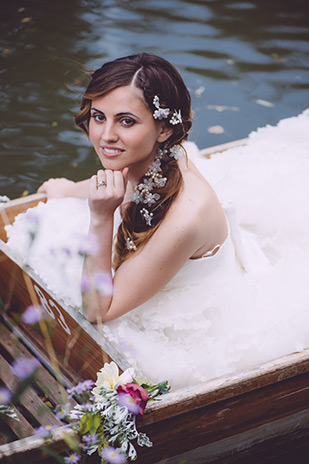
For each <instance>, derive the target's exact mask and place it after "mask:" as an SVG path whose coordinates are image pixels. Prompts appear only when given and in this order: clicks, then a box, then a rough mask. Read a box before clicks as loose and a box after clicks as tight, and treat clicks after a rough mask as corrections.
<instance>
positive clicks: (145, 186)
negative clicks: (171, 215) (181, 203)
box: [131, 149, 167, 206]
mask: <svg viewBox="0 0 309 464" xmlns="http://www.w3.org/2000/svg"><path fill="white" fill-rule="evenodd" d="M162 156H163V151H162V150H160V149H159V150H158V152H157V154H156V157H155V159H154V161H153V162H152V163H151V165H150V166H149V168H148V170H147V172H146V173H145V177H144V179H143V182H141V183H140V184H138V185H136V187H135V192H134V193H133V195H132V197H131V199H132V201H134V203H136V204H138V203H144V204H145V205H148V206H150V205H153V204H154V203H155V202H156V201H158V200H159V199H160V195H159V194H158V193H152V189H153V188H156V187H164V186H165V184H166V181H167V178H166V177H163V176H162V174H160V171H161V170H162V169H161V158H162Z"/></svg>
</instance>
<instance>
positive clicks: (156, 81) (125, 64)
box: [75, 53, 192, 269]
mask: <svg viewBox="0 0 309 464" xmlns="http://www.w3.org/2000/svg"><path fill="white" fill-rule="evenodd" d="M127 85H134V86H135V87H137V88H139V89H141V90H142V92H143V94H144V99H145V102H146V104H147V106H148V108H149V110H150V111H151V112H152V113H153V111H154V110H155V107H154V105H153V97H154V96H155V95H158V97H159V99H160V107H161V108H171V112H170V116H172V113H173V111H174V109H176V110H177V111H178V110H180V111H181V117H182V123H180V124H177V125H171V127H172V128H173V133H172V135H171V136H170V137H169V138H168V140H167V141H166V142H164V144H162V147H163V146H164V148H165V149H170V148H171V147H172V146H174V145H175V144H180V143H181V142H182V141H184V140H186V139H187V137H188V131H189V130H190V128H191V125H192V121H191V98H190V94H189V92H188V89H187V88H186V86H185V84H184V82H183V80H182V77H181V76H180V74H179V73H178V71H177V70H176V68H175V67H174V66H173V65H172V64H170V63H169V62H168V61H166V60H164V59H163V58H160V57H158V56H155V55H150V54H148V53H141V54H138V55H131V56H127V57H124V58H118V59H116V60H114V61H110V62H108V63H105V64H104V65H103V66H102V67H101V68H99V69H97V70H96V71H95V72H94V73H93V74H92V75H91V80H90V83H89V85H88V87H87V89H86V91H85V93H84V96H83V99H82V104H81V109H80V112H79V113H78V114H76V115H75V123H76V124H77V126H78V127H80V128H81V129H82V130H83V131H84V132H85V133H86V134H87V135H88V126H89V120H90V110H91V102H92V100H93V99H94V98H98V97H102V96H104V95H106V94H108V93H109V92H111V91H112V90H114V89H116V88H118V87H123V86H127ZM168 120H169V118H168ZM168 120H167V121H168ZM166 123H167V124H168V122H166ZM161 168H162V172H161V174H162V176H163V177H166V178H167V182H166V184H165V186H164V187H160V188H156V189H155V192H156V193H158V194H159V195H160V199H159V200H158V201H157V202H156V203H154V204H153V205H151V207H148V206H147V209H148V210H149V211H151V212H152V213H153V220H152V224H151V226H149V225H147V224H146V223H145V220H144V218H143V217H142V215H141V214H140V209H141V205H140V204H139V205H137V204H136V203H134V202H131V203H130V204H129V205H128V207H127V208H126V210H125V212H124V215H123V218H122V223H121V225H120V226H119V229H118V233H117V241H116V245H115V256H114V268H115V269H117V268H118V267H119V266H120V264H121V263H122V262H123V261H124V260H125V259H126V258H127V257H129V256H130V254H131V253H132V252H133V251H132V250H128V248H127V247H126V239H130V240H132V242H133V243H134V245H135V247H136V248H139V247H140V246H142V245H145V244H146V243H147V242H148V240H149V239H150V237H151V236H152V235H153V233H154V232H155V231H156V230H157V228H158V227H159V225H160V223H161V221H162V220H163V218H164V217H165V214H166V212H167V211H168V209H169V207H170V205H171V204H172V202H173V200H174V199H175V197H176V196H177V194H178V192H179V190H180V188H181V186H182V182H183V180H182V174H181V171H180V169H179V166H178V162H177V160H175V159H174V158H171V157H169V156H166V157H164V159H162V162H161ZM143 177H144V176H142V178H141V179H140V182H142V180H143Z"/></svg>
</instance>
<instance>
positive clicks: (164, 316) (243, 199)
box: [8, 110, 309, 389]
mask: <svg viewBox="0 0 309 464" xmlns="http://www.w3.org/2000/svg"><path fill="white" fill-rule="evenodd" d="M308 133H309V110H306V111H305V112H304V113H302V114H301V115H299V116H297V117H293V118H288V119H285V120H282V121H280V122H279V124H278V125H277V126H276V127H272V126H267V127H265V128H262V129H258V130H257V131H256V132H253V133H252V134H250V136H249V142H248V144H247V145H246V146H244V147H237V148H234V149H230V150H228V151H226V152H224V153H220V154H216V155H214V156H212V157H211V158H210V159H206V158H205V157H203V156H201V154H200V152H199V150H198V149H197V147H196V146H195V145H194V144H192V143H188V144H186V149H187V151H188V154H189V156H190V158H192V159H193V161H194V163H195V164H196V166H197V167H198V168H199V170H200V171H201V172H202V174H203V175H204V176H205V177H206V179H207V180H208V181H209V182H210V183H211V184H212V186H213V187H214V189H215V191H216V193H217V195H218V197H219V200H220V201H221V203H222V205H223V207H224V210H225V213H226V217H227V220H228V224H229V235H228V238H227V239H226V241H225V242H224V244H223V245H222V246H221V248H220V249H219V251H217V252H216V253H215V254H214V255H213V256H208V257H204V258H201V259H198V260H189V261H188V262H187V263H186V264H185V265H184V266H183V268H182V269H181V270H180V271H179V272H178V273H177V275H176V276H175V277H174V278H173V279H172V280H171V281H170V282H169V283H168V284H167V285H166V286H165V287H164V288H163V289H162V290H161V291H160V292H159V293H157V294H156V295H155V296H154V297H153V298H151V299H150V300H149V301H147V302H146V303H144V304H143V305H141V306H139V307H138V308H135V309H134V310H133V311H130V312H129V313H128V314H126V315H124V316H122V317H121V318H119V319H117V320H115V321H112V322H109V323H106V324H104V325H103V332H104V334H105V336H106V337H108V338H109V339H110V340H111V341H112V342H113V343H115V344H118V345H119V347H120V349H121V350H122V351H123V352H124V354H125V355H126V356H127V357H128V359H129V361H130V362H131V364H132V365H133V366H135V367H137V368H138V369H139V370H140V371H141V372H142V373H143V375H144V376H145V377H147V378H149V379H150V380H151V381H154V382H159V381H162V380H165V379H167V380H168V381H169V383H170V384H171V385H172V387H173V388H174V389H175V388H180V387H184V386H188V385H196V384H197V383H199V382H201V381H206V380H209V379H212V378H215V377H218V376H222V375H228V374H232V373H236V372H240V371H244V370H247V369H250V368H252V367H255V366H257V365H259V364H261V363H263V362H267V361H270V360H272V359H275V358H277V357H280V356H283V355H286V354H289V353H292V352H295V351H301V350H303V349H304V348H306V347H308V346H309V285H308V280H309V235H308V228H309V208H308V200H309V183H308V177H309V136H308ZM60 205H61V206H60ZM35 210H36V211H37V212H38V213H39V216H40V222H41V223H42V224H43V225H42V228H41V227H40V234H41V235H40V236H39V233H38V240H37V242H38V244H36V242H34V243H33V245H32V251H31V253H30V254H29V255H28V257H27V260H28V262H30V264H31V266H33V267H34V268H35V269H36V270H37V272H38V273H39V274H41V276H42V277H43V279H44V280H45V281H46V282H47V283H48V285H49V287H50V288H52V289H53V290H54V291H56V293H57V294H58V296H60V297H61V298H63V297H64V295H65V297H66V299H67V300H69V301H73V302H74V303H75V304H80V295H79V289H78V285H77V282H79V281H80V275H81V261H80V258H79V261H78V259H76V258H74V259H75V260H76V262H75V261H74V262H72V263H73V268H74V271H73V270H72V265H71V264H72V263H69V264H68V262H69V259H68V256H67V255H66V257H65V259H64V258H62V266H63V263H64V262H66V266H67V267H68V268H69V269H70V272H71V275H70V279H71V280H72V281H73V282H74V284H72V286H71V287H70V288H69V290H70V291H69V294H68V286H67V285H64V284H63V278H62V279H60V278H59V277H55V276H54V275H50V274H55V272H54V269H53V272H51V269H50V266H49V269H47V266H46V265H43V263H42V261H43V258H42V256H43V255H42V253H46V256H47V251H46V250H47V249H48V248H50V247H53V249H55V248H58V249H65V248H66V246H69V245H71V244H72V239H71V237H72V234H73V232H75V231H76V230H78V231H82V230H83V231H84V232H86V231H87V225H88V222H89V212H88V210H87V205H86V203H85V202H83V201H82V200H76V199H67V200H61V201H59V200H53V201H50V202H48V203H47V204H46V205H43V204H42V205H39V206H38V207H37V208H36V209H35ZM27 214H30V213H29V212H28V213H25V215H20V216H21V217H19V218H17V220H16V225H14V226H13V227H9V228H8V233H9V236H10V240H9V245H10V246H12V247H13V248H15V249H16V250H17V251H19V253H21V254H22V255H25V249H23V246H22V245H21V241H20V235H21V234H24V231H23V228H24V223H25V222H27V221H24V217H25V216H26V215H27ZM51 218H52V219H51ZM44 221H45V223H44ZM28 222H29V221H28ZM64 229H65V233H64V232H63V230H64ZM73 235H74V234H73ZM63 236H65V237H64V238H63ZM36 246H37V247H38V250H39V252H38V253H37V251H36V249H35V247H36ZM44 250H45V251H44ZM55 255H57V253H55V252H54V257H55ZM44 256H45V255H44ZM69 258H71V256H69ZM46 259H47V257H46ZM46 259H45V258H44V260H46ZM72 259H73V257H72ZM31 260H32V261H31ZM53 268H55V266H53ZM154 272H155V270H154ZM57 279H58V280H57ZM140 284H141V286H142V285H143V282H141V283H140Z"/></svg>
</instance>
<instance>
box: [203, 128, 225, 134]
mask: <svg viewBox="0 0 309 464" xmlns="http://www.w3.org/2000/svg"><path fill="white" fill-rule="evenodd" d="M207 130H208V132H209V133H210V134H223V132H225V131H224V129H223V127H222V126H211V127H208V129H207Z"/></svg>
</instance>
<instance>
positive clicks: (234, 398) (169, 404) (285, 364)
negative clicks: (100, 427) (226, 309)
mask: <svg viewBox="0 0 309 464" xmlns="http://www.w3.org/2000/svg"><path fill="white" fill-rule="evenodd" d="M247 140H248V139H241V140H238V141H235V142H231V143H228V144H223V145H218V146H216V147H211V148H209V149H205V150H201V153H202V155H204V156H206V157H209V156H211V155H213V154H215V153H220V152H223V151H225V150H227V149H229V148H233V147H236V146H240V145H245V144H246V143H247ZM38 201H45V196H44V195H38V194H36V195H31V196H29V197H26V198H24V199H17V200H13V201H12V202H9V204H8V205H7V206H6V207H4V208H3V209H2V212H1V209H0V218H2V222H3V224H2V228H1V227H0V237H1V240H5V233H4V228H3V225H4V224H5V223H11V222H12V221H13V219H14V217H15V215H16V214H17V213H20V212H21V211H25V210H26V209H27V208H28V207H31V206H35V205H36V204H37V203H38ZM1 240H0V266H1V268H2V269H3V270H4V271H3V272H2V274H1V278H0V296H1V295H4V294H5V295H6V296H7V294H8V292H9V291H8V289H10V285H11V280H12V279H11V277H12V276H13V275H14V272H16V267H17V268H18V272H24V271H23V270H22V264H21V262H20V260H19V258H18V257H17V256H16V255H15V254H14V253H13V252H12V251H11V250H10V249H9V248H8V247H7V245H6V244H5V243H4V242H3V241H1ZM26 273H27V274H28V275H29V277H30V279H31V282H32V284H34V283H35V284H36V285H37V286H39V288H40V289H41V291H42V292H43V294H44V295H45V296H46V298H50V299H51V301H52V302H54V304H55V305H58V306H60V305H61V310H62V311H63V314H64V317H65V319H66V321H67V324H68V325H69V327H70V328H71V325H72V324H73V323H72V321H71V319H73V320H74V321H75V322H74V323H75V326H74V327H75V330H76V327H77V326H79V327H80V330H81V331H82V332H83V333H84V334H86V335H87V337H89V336H90V338H91V339H92V340H93V341H94V344H93V345H91V349H92V350H100V351H102V347H103V351H104V352H106V353H108V356H109V357H108V359H113V360H114V361H115V362H116V363H118V364H119V365H120V367H121V368H122V369H125V368H127V367H128V365H127V364H126V361H125V360H124V359H123V358H122V355H121V353H118V352H117V350H114V347H113V346H112V345H109V344H108V343H107V342H106V341H104V340H103V344H102V340H101V336H100V334H98V332H97V331H96V329H95V328H94V327H93V326H92V325H91V324H89V323H88V322H87V321H85V319H84V318H83V316H82V315H81V314H80V313H78V312H77V311H76V309H74V308H71V307H70V306H66V305H65V304H63V303H62V302H61V303H60V302H58V301H57V298H56V296H55V295H53V294H52V292H50V291H49V290H48V289H47V288H46V285H45V284H44V283H43V282H41V280H40V278H39V277H38V276H36V275H35V273H34V272H33V271H32V270H30V269H27V272H26ZM5 275H6V276H10V279H9V278H8V277H5ZM17 281H18V283H19V284H20V285H21V287H22V291H20V289H19V288H16V286H15V287H14V290H15V292H16V293H17V294H18V295H17V296H18V298H14V295H13V296H12V295H10V298H9V300H8V301H5V305H7V307H6V306H5V310H6V311H8V310H9V307H10V308H12V307H13V306H14V311H13V313H12V314H14V312H15V315H16V313H17V314H18V313H19V312H21V311H22V310H23V309H25V306H24V303H23V304H21V303H20V301H19V300H21V299H22V297H23V295H24V293H25V292H27V288H26V286H25V285H22V279H21V278H20V277H19V279H18V280H17ZM4 299H5V298H4ZM22 301H24V300H23V299H22ZM7 314H8V316H9V317H11V313H10V312H9V311H8V313H7ZM70 318H71V319H70ZM68 320H69V321H70V322H68ZM73 325H74V324H73ZM21 331H22V333H23V334H24V335H25V336H26V337H28V338H29V339H30V340H31V342H34V343H35V337H36V335H35V334H33V333H31V331H29V329H28V328H25V327H21ZM40 343H41V341H40ZM100 359H101V360H102V358H100ZM71 361H72V360H71V359H69V361H68V362H69V363H70V362H71ZM75 365H76V364H75ZM101 366H102V363H101V365H100V361H99V359H96V361H95V362H92V363H91V367H92V369H90V366H87V368H85V369H84V370H83V369H81V374H82V377H83V378H85V377H91V376H92V378H94V376H95V372H96V371H97V370H98V369H99V368H100V367H101ZM69 367H70V366H68V364H67V368H69ZM88 374H90V375H88ZM308 406H309V349H306V350H304V351H302V352H298V353H292V354H289V355H287V356H283V357H281V358H278V359H274V360H272V361H270V362H268V363H265V364H263V365H260V366H257V367H255V368H253V369H250V370H248V371H247V372H240V373H237V374H235V375H233V376H224V377H221V378H216V379H213V380H211V381H208V382H205V383H202V384H200V385H197V386H194V387H188V388H184V389H181V390H177V391H175V392H170V393H168V394H166V395H164V396H163V397H162V398H161V400H160V401H159V402H155V403H152V404H149V405H148V406H147V408H146V411H145V415H144V417H143V418H142V419H141V420H140V421H139V424H140V425H139V427H140V428H141V429H142V430H143V431H145V432H146V433H147V434H148V435H149V436H150V438H151V439H152V440H153V442H154V447H153V448H149V449H148V448H147V449H143V448H142V449H139V450H138V455H139V458H138V461H137V462H142V463H143V464H147V463H149V464H151V463H155V462H157V461H158V460H159V459H165V458H168V457H170V456H174V455H176V454H179V453H182V452H186V451H188V450H192V449H195V448H197V447H200V446H204V445H211V444H214V443H217V442H219V441H220V440H224V439H227V438H231V437H233V436H236V435H237V434H241V433H244V432H246V431H250V430H254V429H255V428H258V427H261V426H264V425H267V424H272V423H275V422H276V421H278V420H283V419H284V418H287V419H288V418H290V417H292V416H293V415H295V414H297V413H300V412H302V413H303V414H305V417H308V420H309V409H308ZM25 440H26V441H27V445H25V446H26V448H28V449H29V452H30V449H32V451H33V453H34V454H33V456H36V451H35V446H36V445H35V442H34V441H33V440H34V439H33V437H29V439H25ZM23 443H25V444H26V442H25V441H24V442H23ZM61 443H62V442H61V439H60V438H59V437H58V438H56V439H55V444H54V445H52V446H55V447H56V448H57V447H58V446H60V447H61V446H62V445H63V443H62V444H61ZM9 449H10V450H11V451H9ZM13 449H15V451H12V450H13ZM18 450H19V451H18ZM3 451H5V452H6V456H9V453H11V452H12V453H14V452H15V453H19V454H20V455H22V454H24V451H22V445H21V447H20V446H19V444H18V443H15V444H14V447H12V446H11V445H4V447H3V446H2V447H0V459H1V452H3ZM31 453H32V452H31ZM37 453H39V451H37ZM38 456H39V454H37V459H39V457H38ZM44 462H45V461H44ZM190 462H191V461H190Z"/></svg>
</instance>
